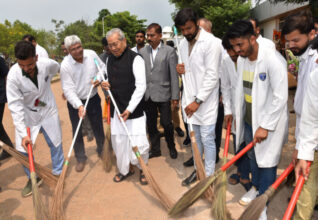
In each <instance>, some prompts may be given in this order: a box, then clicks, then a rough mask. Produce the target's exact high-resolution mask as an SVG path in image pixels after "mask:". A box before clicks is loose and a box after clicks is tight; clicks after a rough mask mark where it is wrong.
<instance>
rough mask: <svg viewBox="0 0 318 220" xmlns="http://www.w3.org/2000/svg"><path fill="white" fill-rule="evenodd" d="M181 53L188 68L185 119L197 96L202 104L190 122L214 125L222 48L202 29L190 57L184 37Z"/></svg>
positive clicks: (184, 99) (184, 103)
mask: <svg viewBox="0 0 318 220" xmlns="http://www.w3.org/2000/svg"><path fill="white" fill-rule="evenodd" d="M180 54H181V60H182V62H183V63H184V65H185V75H184V77H185V82H183V83H184V84H185V87H184V88H183V93H182V110H183V111H182V112H183V114H184V116H185V113H184V109H185V107H187V106H188V105H189V104H190V103H192V102H193V101H194V100H195V97H197V98H198V99H200V100H202V101H203V103H202V104H201V105H200V107H199V108H198V110H197V111H196V112H195V113H194V114H193V115H192V117H191V118H190V122H191V123H192V124H195V125H212V124H215V123H216V119H217V112H218V106H219V73H218V71H219V64H220V60H219V59H220V56H221V54H222V45H221V43H220V41H218V40H217V39H216V38H215V37H214V36H213V35H212V34H210V33H208V32H206V31H204V30H203V29H202V28H201V31H200V35H199V39H198V40H197V42H196V43H195V44H194V47H193V49H192V52H191V54H190V56H189V43H188V41H187V40H186V39H185V38H184V39H182V41H181V42H180ZM185 91H186V92H185ZM184 118H187V117H184Z"/></svg>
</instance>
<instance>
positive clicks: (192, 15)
mask: <svg viewBox="0 0 318 220" xmlns="http://www.w3.org/2000/svg"><path fill="white" fill-rule="evenodd" d="M188 21H193V23H194V24H195V25H197V21H198V15H197V13H196V12H195V11H193V9H192V8H184V9H181V10H180V11H179V12H178V13H177V15H176V17H175V18H174V25H175V26H176V27H180V26H183V25H185V23H187V22H188Z"/></svg>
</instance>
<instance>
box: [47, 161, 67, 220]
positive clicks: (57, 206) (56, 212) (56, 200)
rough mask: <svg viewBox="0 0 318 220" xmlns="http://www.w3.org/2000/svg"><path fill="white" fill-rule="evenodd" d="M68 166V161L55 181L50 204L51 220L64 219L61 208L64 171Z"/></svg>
mask: <svg viewBox="0 0 318 220" xmlns="http://www.w3.org/2000/svg"><path fill="white" fill-rule="evenodd" d="M67 168H68V161H67V162H65V164H64V166H63V170H62V173H61V175H60V178H59V180H58V181H57V184H56V187H55V191H54V194H53V199H52V205H51V218H52V220H64V208H63V191H64V182H65V177H66V172H67Z"/></svg>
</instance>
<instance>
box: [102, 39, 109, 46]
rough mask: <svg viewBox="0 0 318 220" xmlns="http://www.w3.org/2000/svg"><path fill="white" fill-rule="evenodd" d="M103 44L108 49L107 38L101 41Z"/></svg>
mask: <svg viewBox="0 0 318 220" xmlns="http://www.w3.org/2000/svg"><path fill="white" fill-rule="evenodd" d="M101 42H102V45H103V46H104V47H107V46H108V42H107V39H106V37H103V38H102V40H101Z"/></svg>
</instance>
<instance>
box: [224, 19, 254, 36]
mask: <svg viewBox="0 0 318 220" xmlns="http://www.w3.org/2000/svg"><path fill="white" fill-rule="evenodd" d="M226 35H227V37H228V39H234V38H240V37H250V36H252V35H254V36H255V32H254V28H253V25H252V23H251V21H249V20H239V21H236V22H235V23H234V24H232V26H231V27H230V28H229V30H228V31H227V33H226Z"/></svg>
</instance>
